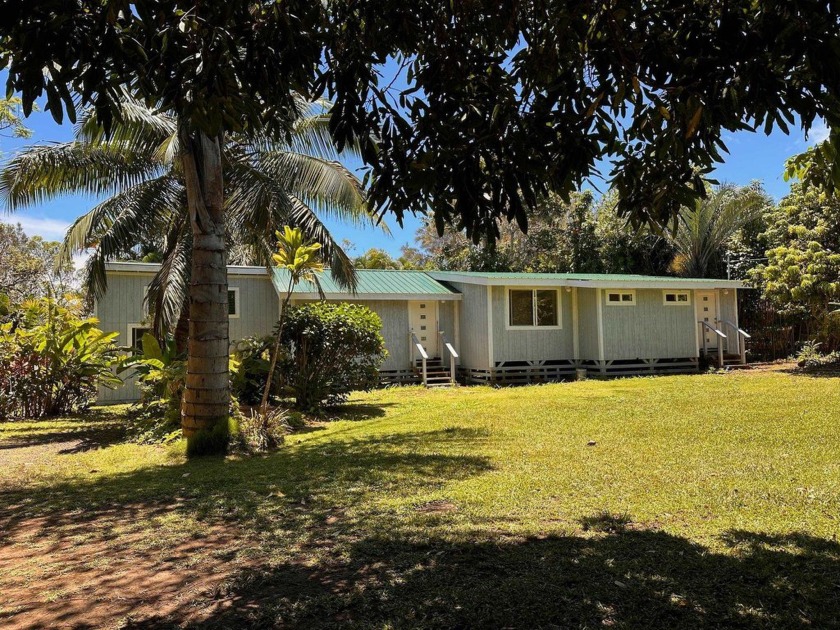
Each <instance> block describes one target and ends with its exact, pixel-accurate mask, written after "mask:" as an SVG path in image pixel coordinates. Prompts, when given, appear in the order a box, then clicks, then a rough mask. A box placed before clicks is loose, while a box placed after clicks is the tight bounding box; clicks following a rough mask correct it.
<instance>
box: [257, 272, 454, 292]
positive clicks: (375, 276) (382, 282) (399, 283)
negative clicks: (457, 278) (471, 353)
mask: <svg viewBox="0 0 840 630" xmlns="http://www.w3.org/2000/svg"><path fill="white" fill-rule="evenodd" d="M356 279H357V285H356V293H355V296H356V297H370V296H383V297H384V298H386V299H387V298H390V299H394V298H398V297H400V296H402V297H403V299H409V298H411V297H419V296H423V297H436V298H437V297H438V296H440V297H439V299H447V298H449V299H453V298H455V299H457V298H459V297H460V294H459V293H458V292H457V291H453V290H452V289H450V288H448V287H447V286H445V285H444V284H442V283H440V282H438V281H437V280H435V279H434V278H432V277H431V276H429V275H428V274H426V272H424V271H402V270H391V269H357V270H356ZM319 280H320V282H321V288H322V289H323V291H324V293H325V294H326V295H327V297H330V296H338V295H341V296H347V297H350V296H353V294H352V293H351V292H350V291H348V290H347V289H344V288H342V287H341V286H339V285H338V284H337V283H336V282H335V280H334V279H333V278H332V276H331V275H330V272H329V270H327V271H326V272H325V273H323V274H321V275H320V277H319ZM272 282H273V283H274V286H275V288H276V289H277V291H278V292H280V293H281V294H285V292H286V289H287V288H288V286H289V273H288V271H286V270H285V269H274V270H273V273H272ZM293 294H294V295H299V294H317V290H316V289H315V287H314V285H312V284H311V283H309V282H301V283H300V284H299V285H298V286H297V287H295V289H294V291H293Z"/></svg>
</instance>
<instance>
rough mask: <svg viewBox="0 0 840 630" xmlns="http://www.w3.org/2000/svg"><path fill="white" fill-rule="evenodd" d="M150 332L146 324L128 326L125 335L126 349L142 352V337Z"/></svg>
mask: <svg viewBox="0 0 840 630" xmlns="http://www.w3.org/2000/svg"><path fill="white" fill-rule="evenodd" d="M150 332H152V329H151V328H149V326H148V325H147V324H129V325H128V331H127V334H126V341H128V344H127V345H128V347H129V348H134V349H135V350H139V351H140V352H142V351H143V335H145V334H146V333H150Z"/></svg>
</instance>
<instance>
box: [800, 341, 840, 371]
mask: <svg viewBox="0 0 840 630" xmlns="http://www.w3.org/2000/svg"><path fill="white" fill-rule="evenodd" d="M820 347H821V344H820V343H819V342H816V341H806V342H805V343H804V344H803V345H802V349H801V350H800V351H799V352H798V353H797V355H796V364H797V365H798V366H799V367H801V368H804V369H806V370H808V369H813V368H818V367H822V366H825V365H835V364H837V363H840V352H838V351H836V350H835V351H834V352H828V353H826V354H823V353H822V352H821V351H820Z"/></svg>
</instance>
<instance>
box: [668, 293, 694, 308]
mask: <svg viewBox="0 0 840 630" xmlns="http://www.w3.org/2000/svg"><path fill="white" fill-rule="evenodd" d="M662 303H663V304H664V305H665V306H690V305H691V291H663V292H662Z"/></svg>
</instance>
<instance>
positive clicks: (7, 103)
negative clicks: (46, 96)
mask: <svg viewBox="0 0 840 630" xmlns="http://www.w3.org/2000/svg"><path fill="white" fill-rule="evenodd" d="M20 103H21V101H20V99H19V98H17V97H16V96H13V97H12V98H0V137H4V138H30V137H32V130H31V129H29V128H28V127H27V126H26V125H24V123H23V120H22V119H21V112H20Z"/></svg>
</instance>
